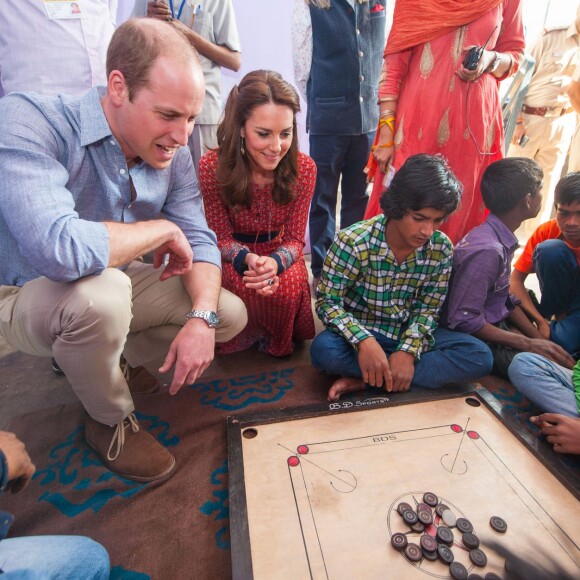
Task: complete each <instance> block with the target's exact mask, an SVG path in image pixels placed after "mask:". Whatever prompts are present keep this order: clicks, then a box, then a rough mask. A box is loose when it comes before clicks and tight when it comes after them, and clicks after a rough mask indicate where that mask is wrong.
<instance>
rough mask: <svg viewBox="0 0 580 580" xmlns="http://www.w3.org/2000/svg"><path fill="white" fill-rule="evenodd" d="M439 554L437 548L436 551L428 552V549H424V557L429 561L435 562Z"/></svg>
mask: <svg viewBox="0 0 580 580" xmlns="http://www.w3.org/2000/svg"><path fill="white" fill-rule="evenodd" d="M438 557H439V556H438V555H437V550H435V551H434V552H428V551H427V550H423V558H425V560H429V562H435V560H437V558H438Z"/></svg>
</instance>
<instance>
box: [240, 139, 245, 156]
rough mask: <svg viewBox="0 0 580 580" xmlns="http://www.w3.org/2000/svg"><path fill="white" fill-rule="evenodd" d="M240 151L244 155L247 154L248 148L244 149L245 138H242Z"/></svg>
mask: <svg viewBox="0 0 580 580" xmlns="http://www.w3.org/2000/svg"><path fill="white" fill-rule="evenodd" d="M240 151H241V152H242V155H245V154H246V148H245V147H244V138H243V137H240Z"/></svg>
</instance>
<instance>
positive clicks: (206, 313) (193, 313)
mask: <svg viewBox="0 0 580 580" xmlns="http://www.w3.org/2000/svg"><path fill="white" fill-rule="evenodd" d="M185 318H187V319H189V318H203V319H204V320H205V321H206V322H207V325H208V326H209V327H210V328H215V327H216V326H217V325H218V324H219V322H220V319H219V318H218V315H217V312H214V311H213V310H190V311H189V312H188V313H187V314H186V315H185Z"/></svg>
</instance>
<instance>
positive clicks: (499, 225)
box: [485, 213, 519, 250]
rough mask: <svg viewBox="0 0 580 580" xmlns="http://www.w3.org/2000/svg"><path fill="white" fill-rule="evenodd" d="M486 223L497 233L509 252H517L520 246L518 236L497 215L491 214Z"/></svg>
mask: <svg viewBox="0 0 580 580" xmlns="http://www.w3.org/2000/svg"><path fill="white" fill-rule="evenodd" d="M485 221H486V222H487V223H488V225H489V226H490V227H491V229H492V230H493V231H494V232H495V233H496V235H497V237H498V239H499V241H500V242H501V244H502V245H503V246H505V247H506V248H508V249H509V250H515V249H516V248H517V247H518V246H519V244H518V238H517V237H516V235H515V234H514V233H513V232H512V231H511V230H510V229H509V228H508V227H507V226H506V225H505V224H504V223H503V222H502V221H501V220H500V219H499V218H498V217H497V216H496V215H495V214H493V213H490V214H489V215H488V216H487V219H486V220H485Z"/></svg>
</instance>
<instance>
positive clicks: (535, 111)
mask: <svg viewBox="0 0 580 580" xmlns="http://www.w3.org/2000/svg"><path fill="white" fill-rule="evenodd" d="M573 111H574V109H573V107H568V108H567V109H565V108H564V107H528V105H522V113H526V114H528V115H538V116H540V117H561V116H562V115H567V114H568V113H572V112H573Z"/></svg>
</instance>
